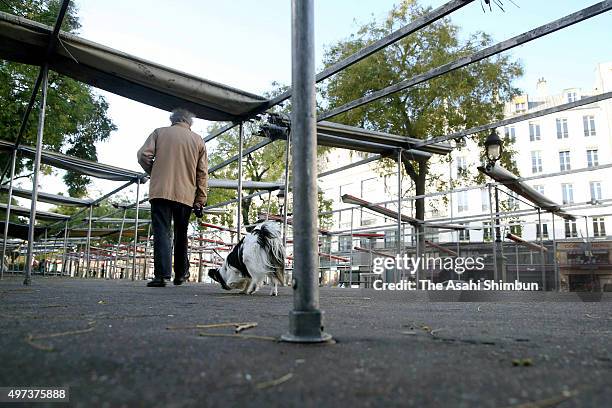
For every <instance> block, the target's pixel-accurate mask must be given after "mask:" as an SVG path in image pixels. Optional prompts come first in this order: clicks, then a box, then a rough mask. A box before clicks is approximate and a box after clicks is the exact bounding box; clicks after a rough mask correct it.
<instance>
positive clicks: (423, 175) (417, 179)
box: [404, 160, 429, 280]
mask: <svg viewBox="0 0 612 408" xmlns="http://www.w3.org/2000/svg"><path fill="white" fill-rule="evenodd" d="M404 169H405V170H406V173H408V175H409V176H410V179H411V180H412V181H413V182H414V187H415V195H417V196H421V195H424V194H425V180H426V179H427V171H428V170H429V168H428V166H427V162H426V161H419V162H418V172H417V171H416V169H415V168H414V166H413V164H412V163H411V162H410V161H408V160H404ZM414 205H415V218H416V219H418V220H425V197H420V198H417V199H416V200H415V203H414ZM415 234H416V240H415V243H416V253H417V254H418V255H419V257H421V256H423V254H424V253H425V227H424V226H423V225H419V226H417V227H416V228H415ZM415 256H416V254H415ZM421 272H422V263H419V266H418V267H417V271H416V279H417V280H422V279H424V278H425V277H424V276H421V275H422V274H421Z"/></svg>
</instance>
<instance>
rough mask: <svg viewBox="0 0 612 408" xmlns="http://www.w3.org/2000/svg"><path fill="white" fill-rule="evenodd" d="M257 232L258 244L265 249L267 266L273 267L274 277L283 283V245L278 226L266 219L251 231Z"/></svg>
mask: <svg viewBox="0 0 612 408" xmlns="http://www.w3.org/2000/svg"><path fill="white" fill-rule="evenodd" d="M253 232H254V233H255V234H257V241H258V243H259V245H260V246H261V247H262V248H263V249H264V250H265V251H266V254H267V255H268V256H267V259H266V262H267V263H268V265H267V266H268V267H269V268H271V269H273V270H274V272H273V274H274V277H275V278H276V279H277V280H278V281H279V282H280V283H281V285H284V284H285V247H284V245H283V240H282V238H281V232H280V226H279V224H278V223H276V222H274V221H266V222H264V223H263V224H260V225H258V226H257V227H256V228H255V230H254V231H253Z"/></svg>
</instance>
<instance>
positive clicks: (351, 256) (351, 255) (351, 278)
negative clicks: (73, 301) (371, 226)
mask: <svg viewBox="0 0 612 408" xmlns="http://www.w3.org/2000/svg"><path fill="white" fill-rule="evenodd" d="M354 209H355V208H351V239H350V242H351V252H350V255H349V259H350V261H349V288H352V287H353V212H354ZM361 216H362V217H363V211H362V212H361ZM361 222H362V223H363V220H362V221H361ZM329 252H330V253H331V246H330V248H329Z"/></svg>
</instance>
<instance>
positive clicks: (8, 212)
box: [0, 149, 17, 279]
mask: <svg viewBox="0 0 612 408" xmlns="http://www.w3.org/2000/svg"><path fill="white" fill-rule="evenodd" d="M16 161H17V149H14V150H13V154H12V157H11V179H10V184H9V193H8V201H7V202H6V218H5V220H4V241H3V243H2V266H1V267H0V279H2V278H3V277H4V265H5V263H4V257H5V256H6V242H7V240H8V228H9V222H10V217H11V201H12V200H13V179H14V178H15V162H16Z"/></svg>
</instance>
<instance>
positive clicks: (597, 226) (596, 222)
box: [593, 217, 606, 237]
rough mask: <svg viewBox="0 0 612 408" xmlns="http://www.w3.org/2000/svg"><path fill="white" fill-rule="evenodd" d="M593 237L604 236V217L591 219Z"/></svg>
mask: <svg viewBox="0 0 612 408" xmlns="http://www.w3.org/2000/svg"><path fill="white" fill-rule="evenodd" d="M593 236H595V237H605V236H606V223H605V221H604V217H593Z"/></svg>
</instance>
